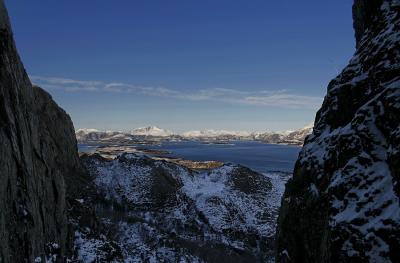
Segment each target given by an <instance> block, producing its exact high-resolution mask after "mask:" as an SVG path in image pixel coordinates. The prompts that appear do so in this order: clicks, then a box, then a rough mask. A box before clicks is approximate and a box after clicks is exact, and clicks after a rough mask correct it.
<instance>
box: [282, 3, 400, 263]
mask: <svg viewBox="0 0 400 263" xmlns="http://www.w3.org/2000/svg"><path fill="white" fill-rule="evenodd" d="M353 12H354V28H355V31H356V40H357V50H356V53H355V55H354V57H353V58H352V59H351V61H350V63H349V65H348V66H347V67H346V68H345V69H344V70H343V72H342V73H341V74H340V75H339V76H338V77H337V78H335V79H334V80H332V81H331V83H330V84H329V86H328V94H327V96H326V97H325V100H324V103H323V105H322V108H321V109H320V111H319V112H318V113H317V116H316V121H315V127H314V131H313V134H312V135H310V136H309V137H308V138H307V139H306V142H305V145H304V148H303V149H302V151H301V153H300V156H299V159H298V161H297V163H296V167H295V172H294V176H293V179H292V180H290V181H289V182H288V184H287V186H286V191H285V194H284V197H283V199H282V207H281V211H280V216H279V220H278V230H277V231H278V233H277V262H400V253H399V248H400V204H399V197H400V184H399V180H400V1H398V0H372V1H371V0H356V1H355V4H354V7H353Z"/></svg>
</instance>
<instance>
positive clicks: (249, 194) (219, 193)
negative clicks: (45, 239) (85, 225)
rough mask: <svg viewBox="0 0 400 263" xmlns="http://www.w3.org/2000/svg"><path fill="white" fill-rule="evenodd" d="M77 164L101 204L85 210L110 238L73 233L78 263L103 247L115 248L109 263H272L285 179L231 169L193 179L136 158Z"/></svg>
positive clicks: (88, 159) (185, 173)
mask: <svg viewBox="0 0 400 263" xmlns="http://www.w3.org/2000/svg"><path fill="white" fill-rule="evenodd" d="M83 161H84V163H85V165H86V167H87V168H88V170H89V171H90V173H91V175H92V176H93V178H94V181H93V182H94V185H95V187H96V189H97V190H96V191H97V192H98V193H99V196H102V198H103V201H100V200H98V201H96V202H95V204H94V203H91V205H94V206H96V207H97V213H98V215H99V216H100V217H101V218H103V219H102V222H103V224H106V225H108V227H109V228H112V229H114V231H115V233H114V234H113V235H112V236H109V237H108V238H104V237H103V238H100V237H97V238H94V236H93V235H92V236H91V234H90V230H87V229H81V230H80V231H78V232H77V233H76V248H77V251H78V258H79V259H80V260H83V261H84V262H90V259H92V258H93V255H102V253H103V252H101V247H102V246H105V245H106V244H107V245H108V246H109V245H110V244H114V245H115V244H117V245H118V249H120V250H121V252H120V255H119V256H115V257H116V258H115V262H119V261H125V262H147V261H148V262H153V261H154V262H217V261H216V259H217V258H236V259H237V260H238V261H237V262H262V261H265V260H267V259H270V258H272V253H273V252H272V247H273V239H274V234H275V220H276V217H277V211H278V204H279V200H280V197H281V195H282V193H283V184H284V182H285V180H286V178H287V175H286V174H280V173H272V174H268V175H263V174H259V173H257V172H254V171H252V170H250V169H248V168H246V167H242V166H238V165H233V164H226V165H224V166H223V167H221V168H217V169H214V170H209V171H203V172H195V171H192V170H190V169H187V168H185V167H183V166H180V165H177V164H173V163H169V162H165V161H156V160H153V159H151V158H149V157H146V156H144V155H135V154H123V155H122V156H120V157H118V158H117V159H115V160H106V159H103V158H102V157H100V156H97V155H94V156H90V157H89V156H86V157H83ZM87 202H89V203H90V202H93V201H89V200H84V201H82V205H85V204H86V203H87ZM111 211H113V212H112V213H111ZM118 211H119V212H118ZM115 213H117V214H119V216H118V218H117V219H116V218H113V216H112V214H115ZM108 256H109V255H108ZM118 260H119V261H118ZM152 260H153V261H152Z"/></svg>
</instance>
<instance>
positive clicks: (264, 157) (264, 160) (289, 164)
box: [79, 141, 301, 173]
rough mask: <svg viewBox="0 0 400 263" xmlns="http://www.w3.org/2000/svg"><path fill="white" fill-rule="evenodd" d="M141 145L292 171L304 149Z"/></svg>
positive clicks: (250, 144) (182, 155) (201, 158)
mask: <svg viewBox="0 0 400 263" xmlns="http://www.w3.org/2000/svg"><path fill="white" fill-rule="evenodd" d="M140 147H141V148H147V149H156V150H166V151H169V152H171V154H170V155H169V156H168V157H177V158H182V159H187V160H193V161H221V162H231V163H236V164H241V165H244V166H247V167H249V168H251V169H253V170H256V171H258V172H261V173H266V172H270V171H282V172H292V171H293V168H294V164H295V161H296V159H297V156H298V154H299V151H300V149H301V148H300V147H298V146H289V145H278V144H265V143H261V142H255V141H233V142H230V143H229V144H208V143H204V142H198V141H185V142H174V143H172V142H169V143H163V144H161V145H148V146H143V145H141V146H140ZM79 150H80V151H82V152H92V151H94V150H95V147H93V146H88V145H79Z"/></svg>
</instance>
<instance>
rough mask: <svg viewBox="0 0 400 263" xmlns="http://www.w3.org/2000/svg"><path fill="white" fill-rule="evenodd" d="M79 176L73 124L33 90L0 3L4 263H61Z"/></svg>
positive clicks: (0, 247)
mask: <svg viewBox="0 0 400 263" xmlns="http://www.w3.org/2000/svg"><path fill="white" fill-rule="evenodd" d="M80 173H82V170H81V166H80V162H79V158H78V154H77V149H76V139H75V133H74V128H73V125H72V122H71V120H70V118H69V116H68V115H67V114H66V113H65V112H64V111H63V110H62V109H61V108H59V107H58V106H57V105H56V103H55V102H54V101H53V100H52V98H51V97H50V95H49V94H47V93H46V92H45V91H43V90H42V89H40V88H38V87H32V85H31V82H30V81H29V78H28V76H27V74H26V72H25V70H24V67H23V65H22V63H21V61H20V58H19V56H18V54H17V51H16V48H15V44H14V40H13V35H12V31H11V27H10V23H9V19H8V15H7V11H6V9H5V6H4V3H3V0H0V262H2V263H8V262H45V259H47V260H49V261H48V262H52V261H51V260H53V261H54V262H55V261H60V262H62V258H63V257H64V255H65V254H66V252H67V250H68V249H67V247H68V246H69V243H70V241H69V240H70V238H69V236H70V235H69V231H68V224H67V217H66V186H70V185H72V179H73V178H74V177H73V176H75V175H78V174H80ZM71 189H73V188H71ZM73 192H74V191H70V193H71V194H73ZM35 260H36V261H35ZM39 260H41V261H39Z"/></svg>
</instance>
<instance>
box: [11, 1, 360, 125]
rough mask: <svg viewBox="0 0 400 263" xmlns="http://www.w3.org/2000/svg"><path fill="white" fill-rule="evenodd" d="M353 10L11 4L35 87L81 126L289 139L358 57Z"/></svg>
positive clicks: (313, 5)
mask: <svg viewBox="0 0 400 263" xmlns="http://www.w3.org/2000/svg"><path fill="white" fill-rule="evenodd" d="M351 2H352V1H349V0H338V1H326V0H325V1H317V0H307V1H288V0H286V1H265V0H263V1H261V0H260V1H259V0H251V1H249V0H235V1H232V0H203V1H194V0H179V1H178V0H169V1H162V0H158V1H156V0H149V1H136V0H117V1H109V0H108V1H105V0H85V1H82V0H79V1H78V0H68V1H62V0H57V1H54V0H42V1H23V0H12V1H11V0H6V3H7V6H8V9H9V13H10V16H11V21H12V24H13V30H14V35H15V39H16V42H17V47H18V49H19V53H20V55H21V57H22V59H23V61H24V65H25V67H26V69H27V71H28V74H29V75H30V76H31V79H32V81H33V82H34V83H37V84H39V85H40V86H42V87H43V88H45V89H46V90H47V91H49V92H50V93H51V94H52V95H53V97H54V99H55V100H56V101H57V102H58V103H59V104H60V105H61V106H62V107H63V108H64V109H65V110H66V111H67V112H68V113H69V114H70V115H71V117H72V119H73V121H74V125H75V128H84V127H86V128H98V129H118V130H129V129H132V128H135V127H139V126H146V125H157V126H160V127H162V128H167V129H171V130H174V131H184V130H193V129H228V130H250V131H253V130H287V129H295V128H299V127H302V126H304V125H306V124H309V123H310V122H312V121H313V120H314V117H315V113H316V111H317V110H318V108H319V106H320V104H321V102H322V98H323V96H324V95H325V93H326V87H327V84H328V82H329V80H330V79H332V78H333V77H335V76H336V75H337V74H338V72H339V70H340V69H341V68H343V67H344V66H345V65H346V64H347V62H348V60H349V59H350V57H351V55H352V53H353V52H354V37H353V29H352V19H351Z"/></svg>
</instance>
